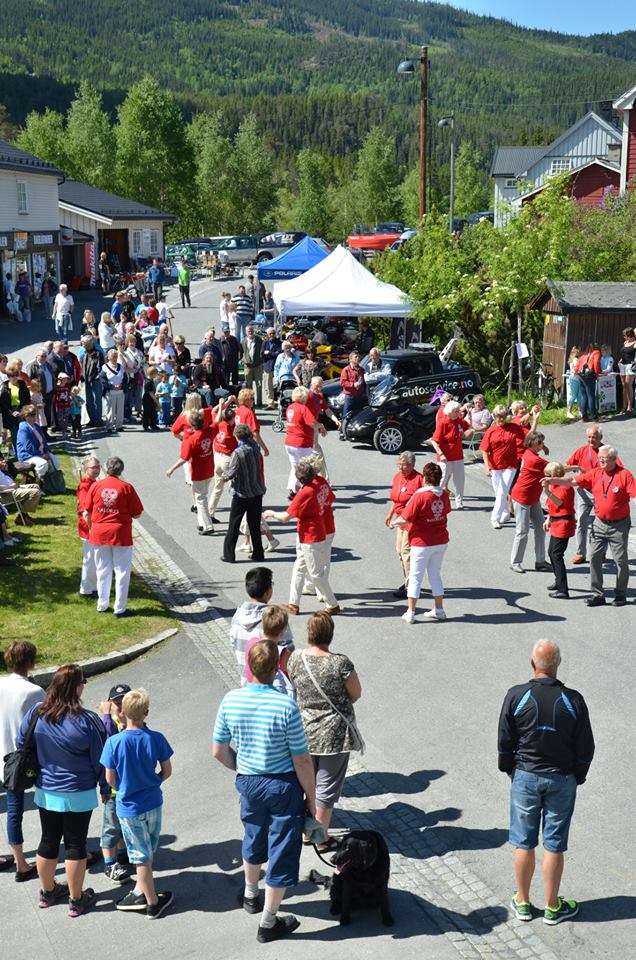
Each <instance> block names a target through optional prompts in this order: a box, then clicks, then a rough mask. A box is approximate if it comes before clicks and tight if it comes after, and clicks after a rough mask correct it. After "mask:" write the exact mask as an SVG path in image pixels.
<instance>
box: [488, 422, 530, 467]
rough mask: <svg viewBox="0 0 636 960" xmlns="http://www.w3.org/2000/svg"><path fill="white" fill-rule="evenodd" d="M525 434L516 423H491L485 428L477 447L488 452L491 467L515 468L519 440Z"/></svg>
mask: <svg viewBox="0 0 636 960" xmlns="http://www.w3.org/2000/svg"><path fill="white" fill-rule="evenodd" d="M524 436H525V434H524V432H523V430H522V428H521V427H520V426H519V424H518V423H504V424H503V425H500V424H498V423H493V424H492V426H490V427H488V429H487V430H486V432H485V434H484V436H483V438H482V441H481V443H480V444H479V449H480V450H483V451H484V453H487V454H488V459H489V461H490V466H491V469H493V470H509V469H515V468H516V466H517V464H518V462H519V452H518V451H519V447H518V444H519V441H521V442H522V443H523V438H524Z"/></svg>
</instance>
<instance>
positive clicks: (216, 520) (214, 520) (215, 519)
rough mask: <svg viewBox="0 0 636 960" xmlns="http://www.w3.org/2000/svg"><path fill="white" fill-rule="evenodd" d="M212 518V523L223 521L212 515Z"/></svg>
mask: <svg viewBox="0 0 636 960" xmlns="http://www.w3.org/2000/svg"><path fill="white" fill-rule="evenodd" d="M210 520H211V521H212V523H220V522H221V521H220V520H218V519H217V518H216V517H210Z"/></svg>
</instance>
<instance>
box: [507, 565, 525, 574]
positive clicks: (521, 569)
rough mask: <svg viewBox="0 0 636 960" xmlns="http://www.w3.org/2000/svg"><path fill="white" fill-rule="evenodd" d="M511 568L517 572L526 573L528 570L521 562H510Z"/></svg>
mask: <svg viewBox="0 0 636 960" xmlns="http://www.w3.org/2000/svg"><path fill="white" fill-rule="evenodd" d="M510 569H511V570H514V572H515V573H525V572H526V571H525V570H524V569H523V567H522V566H521V564H520V563H511V564H510Z"/></svg>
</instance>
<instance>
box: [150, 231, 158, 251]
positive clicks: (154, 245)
mask: <svg viewBox="0 0 636 960" xmlns="http://www.w3.org/2000/svg"><path fill="white" fill-rule="evenodd" d="M150 253H151V254H153V255H154V254H155V253H159V231H158V230H151V231H150Z"/></svg>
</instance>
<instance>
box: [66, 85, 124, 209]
mask: <svg viewBox="0 0 636 960" xmlns="http://www.w3.org/2000/svg"><path fill="white" fill-rule="evenodd" d="M65 143H66V153H67V169H66V173H67V174H68V176H69V177H71V178H73V179H75V180H83V181H85V182H86V183H90V184H91V185H92V186H94V187H100V188H102V189H103V190H108V189H111V188H112V187H113V186H114V179H115V177H114V170H115V136H114V132H113V127H112V124H111V122H110V119H109V117H108V114H107V113H106V111H105V110H104V109H103V107H102V98H101V95H100V94H99V93H98V92H97V90H95V88H94V87H93V86H91V84H90V83H88V82H87V81H86V80H82V82H81V83H80V88H79V92H78V94H77V96H76V97H75V99H74V100H73V102H72V103H71V105H70V107H69V110H68V114H67V117H66V139H65Z"/></svg>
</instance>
